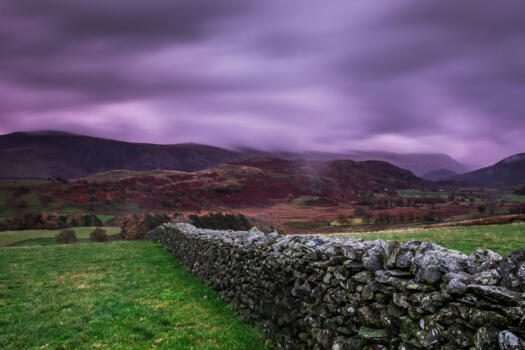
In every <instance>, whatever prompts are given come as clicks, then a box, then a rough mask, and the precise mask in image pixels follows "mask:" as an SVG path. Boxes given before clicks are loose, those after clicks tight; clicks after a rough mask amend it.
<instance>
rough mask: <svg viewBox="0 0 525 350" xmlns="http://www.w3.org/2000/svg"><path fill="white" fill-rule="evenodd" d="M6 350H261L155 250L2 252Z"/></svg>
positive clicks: (0, 316)
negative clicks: (153, 349)
mask: <svg viewBox="0 0 525 350" xmlns="http://www.w3.org/2000/svg"><path fill="white" fill-rule="evenodd" d="M0 266H2V269H0V280H1V281H2V283H0V348H2V349H30V348H31V349H73V348H74V349H129V348H134V349H151V348H156V349H264V348H265V343H264V338H263V337H262V336H261V334H260V333H259V332H258V331H257V330H256V329H255V328H253V327H251V326H248V325H246V324H244V323H242V322H241V321H240V319H239V318H238V317H237V316H236V315H235V314H234V312H233V311H232V309H231V307H230V306H229V305H228V304H226V303H225V302H223V301H222V300H220V299H219V297H218V295H217V293H216V292H215V291H214V290H213V289H212V288H211V287H208V286H206V285H203V284H202V283H201V282H199V281H198V280H197V279H196V278H194V277H193V276H191V275H190V274H189V273H187V272H186V271H185V270H183V269H182V267H181V266H180V265H179V263H178V262H177V261H176V260H175V259H174V258H173V257H172V256H170V255H169V254H168V253H167V252H165V251H164V250H163V249H162V248H161V247H160V245H158V244H155V243H152V242H144V241H142V242H122V241H119V242H111V243H81V244H73V245H68V246H64V245H60V246H59V245H57V246H48V247H31V248H2V249H0Z"/></svg>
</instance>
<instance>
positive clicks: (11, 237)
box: [0, 226, 120, 247]
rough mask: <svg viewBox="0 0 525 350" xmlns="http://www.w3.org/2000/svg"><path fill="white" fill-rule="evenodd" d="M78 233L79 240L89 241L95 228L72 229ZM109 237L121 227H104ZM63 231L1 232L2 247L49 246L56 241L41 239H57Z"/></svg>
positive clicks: (0, 244) (81, 227) (0, 243)
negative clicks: (22, 245)
mask: <svg viewBox="0 0 525 350" xmlns="http://www.w3.org/2000/svg"><path fill="white" fill-rule="evenodd" d="M72 229H73V230H75V232H76V233H77V238H78V239H83V238H85V239H87V238H89V234H90V233H91V232H93V230H94V229H95V227H89V226H80V227H72ZM103 229H104V230H105V231H106V233H107V234H108V235H113V234H116V233H119V232H120V227H103ZM60 231H61V230H23V231H0V247H2V246H3V247H5V246H8V245H11V244H14V243H16V242H20V241H26V240H33V241H26V242H23V244H24V245H30V244H49V243H50V242H55V243H56V241H55V240H54V239H41V238H52V237H55V236H56V235H57V234H58V233H59V232H60Z"/></svg>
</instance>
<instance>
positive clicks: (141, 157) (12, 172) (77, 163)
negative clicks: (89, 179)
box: [0, 131, 245, 179]
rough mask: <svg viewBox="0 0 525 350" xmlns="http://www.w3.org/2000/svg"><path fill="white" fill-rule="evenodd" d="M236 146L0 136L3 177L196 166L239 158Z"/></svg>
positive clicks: (42, 135) (75, 175)
mask: <svg viewBox="0 0 525 350" xmlns="http://www.w3.org/2000/svg"><path fill="white" fill-rule="evenodd" d="M244 159H245V157H244V156H243V155H242V154H239V153H238V152H234V151H230V150H226V149H222V148H218V147H211V146H205V145H197V144H177V145H155V144H144V143H130V142H122V141H114V140H107V139H101V138H96V137H89V136H82V135H76V134H70V133H63V132H55V131H49V132H30V133H18V132H17V133H12V134H8V135H3V136H0V168H1V169H2V173H1V174H0V178H4V179H23V178H48V177H64V178H79V177H84V176H88V175H91V174H94V173H98V172H104V171H109V170H114V169H127V170H154V169H167V170H180V171H196V170H202V169H206V168H209V167H211V166H215V165H217V164H220V163H224V162H239V161H242V160H244Z"/></svg>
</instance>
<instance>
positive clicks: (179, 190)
mask: <svg viewBox="0 0 525 350" xmlns="http://www.w3.org/2000/svg"><path fill="white" fill-rule="evenodd" d="M428 184H429V183H428V182H426V181H425V180H422V179H420V178H418V177H416V176H414V175H413V174H412V173H411V172H409V171H407V170H403V169H400V168H398V167H395V166H393V165H391V164H389V163H386V162H379V161H366V162H353V161H349V160H344V161H333V162H321V161H304V160H293V161H290V160H282V159H277V158H258V159H253V160H248V161H245V162H241V163H229V164H222V165H219V166H216V167H213V168H209V169H206V170H200V171H196V172H180V171H168V170H162V171H161V170H159V171H142V172H140V171H125V170H119V171H110V172H104V173H99V174H95V175H92V176H89V177H87V178H84V179H79V180H73V181H70V182H69V183H61V182H50V181H44V182H43V183H41V184H37V185H33V186H31V187H30V188H29V190H28V191H26V192H20V193H26V194H22V195H19V196H18V197H16V198H15V194H5V196H7V197H9V196H12V198H13V200H11V201H9V202H8V203H7V204H6V205H10V206H11V209H12V210H16V206H19V202H20V201H21V200H25V201H30V200H33V201H38V200H40V201H41V202H42V201H45V200H46V199H47V201H48V202H49V203H48V206H50V207H53V208H56V209H59V208H60V207H61V206H69V207H75V208H80V209H86V210H93V209H94V208H98V209H102V208H105V209H104V210H106V211H108V212H112V213H113V212H114V213H118V212H121V211H126V212H130V211H132V209H133V208H136V209H141V210H144V209H148V210H156V209H160V210H195V209H210V210H215V209H216V208H221V207H223V208H239V207H253V206H266V205H271V204H275V203H288V202H291V201H293V200H295V199H298V198H301V199H302V200H303V202H304V204H306V205H323V206H324V205H337V204H344V203H352V202H355V201H358V200H359V199H360V198H361V197H362V196H364V195H367V194H368V193H369V192H376V193H384V192H385V189H386V190H389V191H391V190H394V189H408V188H421V187H423V186H426V185H428ZM7 188H9V187H7ZM61 203H63V204H61ZM7 209H9V208H7Z"/></svg>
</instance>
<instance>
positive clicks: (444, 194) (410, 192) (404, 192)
mask: <svg viewBox="0 0 525 350" xmlns="http://www.w3.org/2000/svg"><path fill="white" fill-rule="evenodd" d="M397 194H398V195H399V196H400V197H443V198H447V197H448V196H449V193H448V192H446V191H443V192H431V191H421V190H416V189H412V190H397Z"/></svg>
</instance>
